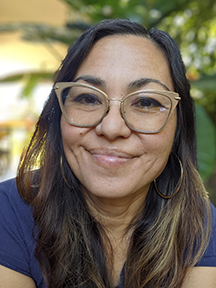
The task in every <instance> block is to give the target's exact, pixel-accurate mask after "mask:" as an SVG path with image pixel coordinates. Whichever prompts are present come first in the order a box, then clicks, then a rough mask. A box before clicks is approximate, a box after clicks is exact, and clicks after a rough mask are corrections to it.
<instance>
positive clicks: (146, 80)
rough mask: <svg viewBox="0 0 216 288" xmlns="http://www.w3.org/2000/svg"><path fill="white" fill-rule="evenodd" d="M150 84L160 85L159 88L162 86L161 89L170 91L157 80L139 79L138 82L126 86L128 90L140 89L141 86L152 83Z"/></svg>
mask: <svg viewBox="0 0 216 288" xmlns="http://www.w3.org/2000/svg"><path fill="white" fill-rule="evenodd" d="M152 82H153V83H157V84H160V85H161V86H163V88H165V89H166V90H168V91H170V89H169V88H168V87H167V86H166V85H165V84H163V83H162V82H160V81H159V80H157V79H154V78H141V79H138V80H135V81H133V82H131V83H130V84H129V85H128V86H129V88H141V87H142V86H145V85H147V84H149V83H152Z"/></svg>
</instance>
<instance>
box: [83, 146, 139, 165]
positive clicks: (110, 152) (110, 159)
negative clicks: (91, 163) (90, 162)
mask: <svg viewBox="0 0 216 288" xmlns="http://www.w3.org/2000/svg"><path fill="white" fill-rule="evenodd" d="M87 151H88V152H89V153H90V154H91V156H92V158H93V159H94V160H95V161H96V163H97V164H98V165H99V166H102V167H119V166H122V165H124V164H126V163H128V162H129V161H131V160H132V159H133V158H134V156H132V155H131V154H130V153H127V152H125V151H121V150H118V149H90V150H87Z"/></svg>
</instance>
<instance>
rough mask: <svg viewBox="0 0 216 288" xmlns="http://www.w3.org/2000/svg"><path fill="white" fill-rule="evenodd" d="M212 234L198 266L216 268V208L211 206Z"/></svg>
mask: <svg viewBox="0 0 216 288" xmlns="http://www.w3.org/2000/svg"><path fill="white" fill-rule="evenodd" d="M211 215H212V233H211V238H210V242H209V244H208V247H207V249H206V251H205V253H204V255H203V257H202V258H201V259H200V261H199V262H198V263H197V264H196V266H209V267H210V266H211V267H216V208H215V207H214V205H213V204H211Z"/></svg>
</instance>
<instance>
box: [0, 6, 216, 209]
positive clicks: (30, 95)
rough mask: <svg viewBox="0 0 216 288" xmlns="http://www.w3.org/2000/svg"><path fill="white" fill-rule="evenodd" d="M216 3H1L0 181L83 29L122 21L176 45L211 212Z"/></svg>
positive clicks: (215, 190)
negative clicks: (192, 110) (159, 34)
mask: <svg viewBox="0 0 216 288" xmlns="http://www.w3.org/2000/svg"><path fill="white" fill-rule="evenodd" d="M215 15H216V2H215V0H205V1H203V0H194V1H190V0H189V1H188V0H103V1H101V0H97V1H96V0H95V1H93V0H28V1H27V0H19V1H16V0H7V1H1V2H0V180H4V179H7V178H10V177H14V176H15V175H16V169H17V165H18V161H19V156H20V154H21V152H22V149H23V147H24V146H25V145H27V144H28V141H29V138H30V136H31V133H32V132H33V129H34V125H35V123H36V121H37V117H38V115H39V113H40V111H41V109H42V108H43V104H44V102H45V101H46V99H47V97H48V96H49V93H50V90H51V87H52V83H53V74H54V72H55V71H56V70H57V69H58V67H59V65H60V64H61V61H62V59H63V58H64V56H65V55H66V53H67V49H68V47H69V46H70V45H71V44H73V42H74V41H75V40H76V39H77V37H78V36H79V35H81V34H82V32H83V31H84V30H85V29H86V28H88V27H89V26H90V25H93V24H95V23H97V22H98V21H100V20H102V19H107V18H127V19H131V20H134V21H136V22H138V23H140V24H142V25H144V26H145V27H146V28H151V27H157V28H159V29H162V30H164V31H167V32H168V33H169V34H170V35H171V36H172V37H173V38H174V39H175V40H176V42H177V43H178V44H179V46H180V50H181V53H182V56H183V60H184V62H185V65H186V69H187V76H188V78H189V80H190V82H191V86H192V96H193V98H194V100H195V103H196V127H197V139H198V140H197V146H198V163H199V172H200V174H201V177H202V180H203V181H204V183H205V186H206V188H207V190H208V191H209V193H210V198H211V200H212V201H213V203H214V204H216V16H215Z"/></svg>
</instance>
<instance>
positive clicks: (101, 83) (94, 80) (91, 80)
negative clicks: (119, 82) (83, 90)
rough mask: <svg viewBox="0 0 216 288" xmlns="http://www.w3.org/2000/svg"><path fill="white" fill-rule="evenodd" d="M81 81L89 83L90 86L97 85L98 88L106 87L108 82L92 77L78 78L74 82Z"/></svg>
mask: <svg viewBox="0 0 216 288" xmlns="http://www.w3.org/2000/svg"><path fill="white" fill-rule="evenodd" d="M79 80H84V81H86V82H88V83H89V84H92V85H96V86H101V87H102V86H106V82H105V81H104V80H101V79H99V78H97V77H94V76H91V75H84V76H80V77H78V78H76V79H75V80H74V81H73V82H77V81H79Z"/></svg>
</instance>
